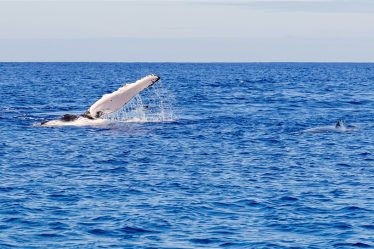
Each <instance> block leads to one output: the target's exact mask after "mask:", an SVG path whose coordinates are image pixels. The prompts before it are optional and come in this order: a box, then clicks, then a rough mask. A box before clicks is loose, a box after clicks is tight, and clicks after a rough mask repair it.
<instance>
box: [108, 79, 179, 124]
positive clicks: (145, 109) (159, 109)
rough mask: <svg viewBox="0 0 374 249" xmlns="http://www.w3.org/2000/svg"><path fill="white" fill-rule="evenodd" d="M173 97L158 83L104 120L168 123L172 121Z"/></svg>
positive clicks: (173, 118)
mask: <svg viewBox="0 0 374 249" xmlns="http://www.w3.org/2000/svg"><path fill="white" fill-rule="evenodd" d="M173 102H174V97H173V96H172V94H170V92H169V91H168V90H167V89H166V88H165V87H164V86H163V84H162V82H161V81H159V82H157V84H154V85H153V86H152V87H151V88H148V89H146V90H145V91H143V92H142V93H141V95H140V94H138V95H136V96H135V97H134V98H133V99H132V100H131V101H130V102H129V103H127V104H126V105H125V106H124V107H122V108H121V109H120V110H119V111H117V112H115V113H112V114H109V115H106V116H105V117H104V118H105V119H109V120H111V121H122V122H168V121H174V120H175V116H174V112H173V109H172V106H173Z"/></svg>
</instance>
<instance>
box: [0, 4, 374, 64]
mask: <svg viewBox="0 0 374 249" xmlns="http://www.w3.org/2000/svg"><path fill="white" fill-rule="evenodd" d="M0 61H108V62H292V61H295V62H297V61H305V62H308V61H310V62H374V1H370V0H356V1H354V0H351V1H349V0H262V1H260V0H246V1H244V0H232V1H228V0H227V1H224V0H221V1H219V0H216V1H215V0H210V1H209V0H205V1H198V0H195V1H194V0H189V1H187V0H179V1H178V0H176V1H159V0H153V1H152V0H138V1H124V0H122V1H121V0H114V1H113V0H112V1H89V0H80V1H69V0H68V1H62V0H61V1H58V0H55V1H53V0H51V1H47V0H44V1H33V0H28V1H27V0H24V1H19V0H15V1H14V0H13V1H2V0H0Z"/></svg>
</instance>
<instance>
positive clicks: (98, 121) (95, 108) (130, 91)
mask: <svg viewBox="0 0 374 249" xmlns="http://www.w3.org/2000/svg"><path fill="white" fill-rule="evenodd" d="M159 80H160V77H159V76H157V75H155V74H151V75H148V76H145V77H143V78H141V79H139V80H137V81H136V82H134V83H127V84H125V85H123V86H122V87H120V88H118V89H117V90H116V91H114V92H112V93H109V94H104V95H103V96H102V97H101V98H100V99H99V100H97V101H96V102H95V103H93V104H92V105H91V106H90V107H89V108H88V109H87V111H86V112H85V113H83V114H80V115H76V114H65V115H63V116H62V117H60V118H59V119H56V120H49V121H44V122H42V123H41V124H40V125H41V126H69V125H71V126H85V125H102V124H107V123H109V120H106V119H103V116H104V115H108V114H111V113H114V112H116V111H118V110H120V109H121V108H122V107H123V106H125V105H126V104H127V103H129V102H130V101H131V100H132V99H133V98H134V97H135V96H136V95H137V94H139V93H141V92H142V91H144V90H145V89H147V88H149V87H151V86H152V85H153V84H155V83H156V82H157V81H159Z"/></svg>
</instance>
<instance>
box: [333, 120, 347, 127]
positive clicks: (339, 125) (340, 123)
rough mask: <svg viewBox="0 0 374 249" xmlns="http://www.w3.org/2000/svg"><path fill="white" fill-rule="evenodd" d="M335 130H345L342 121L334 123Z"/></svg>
mask: <svg viewBox="0 0 374 249" xmlns="http://www.w3.org/2000/svg"><path fill="white" fill-rule="evenodd" d="M335 128H336V129H339V128H340V129H344V128H346V125H345V122H344V120H342V119H339V120H338V122H336V124H335Z"/></svg>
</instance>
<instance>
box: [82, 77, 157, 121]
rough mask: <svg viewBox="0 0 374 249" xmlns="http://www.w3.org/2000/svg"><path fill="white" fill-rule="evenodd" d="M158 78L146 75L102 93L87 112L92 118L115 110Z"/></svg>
mask: <svg viewBox="0 0 374 249" xmlns="http://www.w3.org/2000/svg"><path fill="white" fill-rule="evenodd" d="M158 80H160V77H159V76H157V75H148V76H146V77H144V78H142V79H140V80H137V81H136V82H134V83H130V84H126V85H124V86H122V87H120V88H119V89H118V90H117V91H114V92H112V93H110V94H105V95H103V96H102V97H101V98H100V99H99V100H98V101H96V102H95V103H94V104H93V105H92V106H91V107H90V108H89V109H88V113H89V115H90V116H91V117H92V118H99V117H101V116H102V115H104V114H110V113H113V112H116V111H118V110H120V109H121V108H122V107H123V106H124V105H126V104H127V103H128V102H129V101H130V100H131V99H132V98H133V97H134V96H136V95H137V94H139V93H140V92H141V91H143V90H144V89H146V88H148V87H150V86H151V85H153V84H154V83H156V82H157V81H158Z"/></svg>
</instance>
